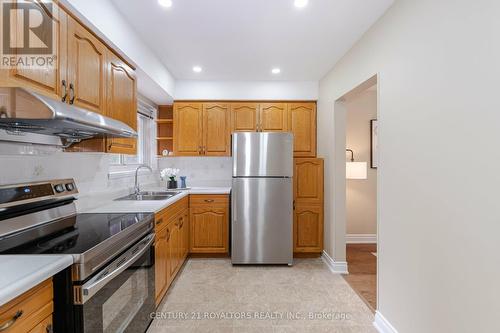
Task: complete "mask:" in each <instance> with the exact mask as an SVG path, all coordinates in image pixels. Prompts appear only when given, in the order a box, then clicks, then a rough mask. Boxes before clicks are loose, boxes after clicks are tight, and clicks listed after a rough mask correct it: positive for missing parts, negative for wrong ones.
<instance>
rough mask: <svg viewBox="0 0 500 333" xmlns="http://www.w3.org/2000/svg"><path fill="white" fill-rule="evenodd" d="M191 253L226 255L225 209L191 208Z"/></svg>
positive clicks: (226, 213) (226, 219) (226, 228)
mask: <svg viewBox="0 0 500 333" xmlns="http://www.w3.org/2000/svg"><path fill="white" fill-rule="evenodd" d="M189 222H190V225H191V253H226V252H227V251H228V240H227V238H228V210H227V208H222V207H220V208H215V207H195V208H191V217H190V219H189Z"/></svg>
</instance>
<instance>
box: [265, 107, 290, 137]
mask: <svg viewBox="0 0 500 333" xmlns="http://www.w3.org/2000/svg"><path fill="white" fill-rule="evenodd" d="M259 109H260V112H259V123H260V124H259V130H260V131H261V132H286V131H288V116H287V114H288V109H287V105H286V103H263V104H260V108H259Z"/></svg>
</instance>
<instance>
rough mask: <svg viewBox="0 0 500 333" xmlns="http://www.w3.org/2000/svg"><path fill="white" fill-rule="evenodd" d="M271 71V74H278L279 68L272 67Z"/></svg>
mask: <svg viewBox="0 0 500 333" xmlns="http://www.w3.org/2000/svg"><path fill="white" fill-rule="evenodd" d="M271 73H273V74H279V73H281V69H279V68H273V69H272V70H271Z"/></svg>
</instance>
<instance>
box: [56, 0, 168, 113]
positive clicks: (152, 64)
mask: <svg viewBox="0 0 500 333" xmlns="http://www.w3.org/2000/svg"><path fill="white" fill-rule="evenodd" d="M62 2H63V4H65V5H67V6H68V7H70V8H71V9H72V10H73V12H75V11H76V12H79V14H80V15H78V16H79V18H80V19H82V21H83V22H85V23H86V24H90V26H91V27H92V28H96V29H97V30H98V31H100V32H101V33H102V34H103V35H104V36H103V37H104V38H105V39H106V40H109V41H110V42H111V43H113V44H114V45H115V46H116V47H118V48H119V49H120V50H121V51H122V52H123V53H124V54H125V55H126V56H127V57H128V58H130V59H131V60H132V61H133V62H134V63H135V64H136V65H137V67H138V68H137V73H136V74H137V76H138V90H139V92H140V93H141V94H143V95H144V96H146V97H148V98H149V99H151V100H152V101H154V102H155V103H156V104H159V105H162V104H168V103H169V102H171V101H172V97H173V96H174V88H175V79H174V77H173V76H172V75H171V74H170V72H169V71H168V69H167V68H166V67H165V66H164V65H163V63H162V62H161V61H160V59H159V58H158V57H157V56H156V54H154V53H153V51H152V50H151V49H150V48H149V47H148V46H147V45H146V44H145V43H144V41H143V40H142V39H141V38H140V37H139V35H138V34H137V33H136V32H135V30H134V29H133V28H132V27H131V26H130V24H129V23H128V22H127V21H126V20H125V19H124V18H123V16H122V15H121V14H120V13H119V12H118V10H117V9H116V8H115V7H114V5H113V4H112V3H111V1H109V0H63V1H62Z"/></svg>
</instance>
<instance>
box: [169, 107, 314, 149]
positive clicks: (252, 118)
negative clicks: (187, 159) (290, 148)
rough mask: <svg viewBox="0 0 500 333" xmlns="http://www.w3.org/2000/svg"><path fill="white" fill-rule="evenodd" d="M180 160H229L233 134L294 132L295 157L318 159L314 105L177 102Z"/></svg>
mask: <svg viewBox="0 0 500 333" xmlns="http://www.w3.org/2000/svg"><path fill="white" fill-rule="evenodd" d="M174 110H176V111H174V137H173V140H174V152H175V155H177V156H203V155H204V156H230V155H231V146H230V145H231V133H234V132H292V133H293V134H294V136H295V140H294V156H295V157H316V103H315V102H289V103H287V102H224V103H223V102H220V103H219V102H175V103H174Z"/></svg>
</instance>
